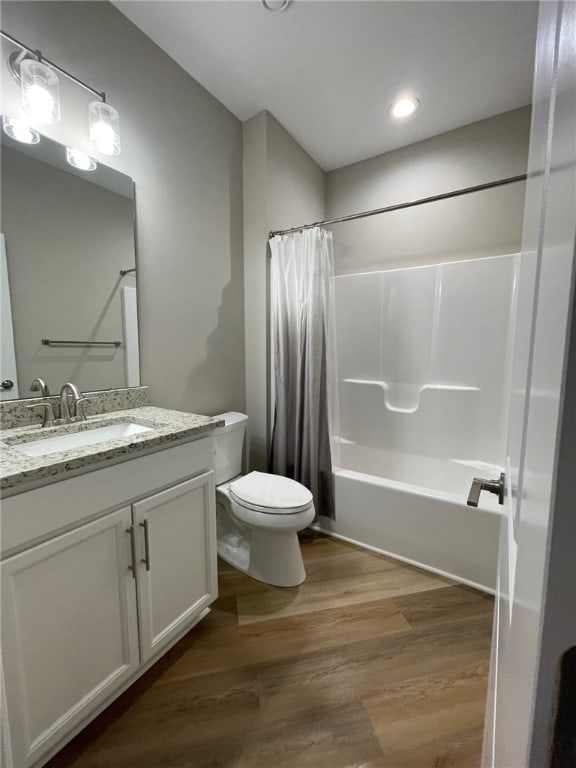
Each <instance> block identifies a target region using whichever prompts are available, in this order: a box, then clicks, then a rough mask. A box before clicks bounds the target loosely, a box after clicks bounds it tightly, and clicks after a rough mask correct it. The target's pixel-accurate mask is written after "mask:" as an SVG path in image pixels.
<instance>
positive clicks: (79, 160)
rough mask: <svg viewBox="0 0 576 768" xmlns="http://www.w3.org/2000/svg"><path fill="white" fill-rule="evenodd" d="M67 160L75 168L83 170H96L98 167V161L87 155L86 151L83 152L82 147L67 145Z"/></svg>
mask: <svg viewBox="0 0 576 768" xmlns="http://www.w3.org/2000/svg"><path fill="white" fill-rule="evenodd" d="M66 160H67V161H68V162H69V163H70V165H73V166H74V168H78V169H79V170H81V171H95V170H96V168H97V167H98V163H97V162H96V160H94V158H93V157H90V155H87V154H86V152H82V150H81V149H73V148H72V147H66Z"/></svg>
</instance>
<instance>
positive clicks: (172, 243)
mask: <svg viewBox="0 0 576 768" xmlns="http://www.w3.org/2000/svg"><path fill="white" fill-rule="evenodd" d="M2 27H3V28H5V29H6V30H7V31H8V32H9V33H10V34H11V35H13V36H14V37H16V38H17V39H21V40H23V41H25V42H27V43H29V44H30V45H33V46H35V47H38V48H40V49H41V50H42V52H43V53H44V55H45V56H47V57H48V58H53V59H54V60H56V61H57V62H58V63H59V64H60V65H61V66H63V67H64V68H66V69H68V70H69V71H73V72H75V73H76V74H78V76H79V77H81V78H82V79H84V80H86V81H87V82H90V83H92V82H94V83H98V86H99V87H102V88H103V89H104V90H105V91H106V94H107V97H108V99H109V101H110V103H111V104H114V106H115V107H116V108H117V109H118V111H119V113H120V115H121V120H122V126H121V129H122V153H121V154H120V155H118V156H117V157H106V158H99V159H103V160H104V162H105V163H106V164H108V165H110V166H112V167H114V168H116V169H117V170H119V171H122V172H123V173H126V174H128V175H129V176H131V177H132V178H134V181H135V185H136V220H137V252H138V253H137V255H138V274H137V281H138V290H139V295H138V298H139V307H138V309H139V315H140V317H139V320H140V334H141V338H140V341H141V345H140V353H141V363H142V381H144V382H146V384H148V385H149V386H150V397H151V400H152V402H154V403H156V404H158V405H164V406H167V407H169V408H176V409H183V410H190V411H195V412H199V413H215V412H218V411H222V410H226V409H227V408H231V407H233V408H236V409H238V410H243V409H244V404H245V383H244V330H243V325H242V323H239V322H238V318H239V317H241V316H242V312H243V268H242V126H241V123H240V121H239V120H238V119H237V118H235V117H234V116H233V115H232V114H231V113H230V112H228V110H226V109H225V108H224V107H223V106H222V105H221V104H220V103H219V102H218V101H217V100H216V99H215V98H214V97H213V96H212V95H210V94H209V93H208V92H207V91H206V90H205V89H204V88H202V87H201V86H200V85H199V84H198V83H197V82H196V81H195V80H193V79H192V78H191V77H190V76H189V75H188V74H186V73H185V72H184V70H182V69H181V68H180V67H179V66H177V65H176V64H175V63H174V61H173V60H172V59H170V57H169V56H168V55H167V54H165V53H164V52H163V51H161V50H160V48H158V47H157V46H156V45H155V44H154V43H153V42H152V41H151V40H150V39H149V38H148V37H147V36H146V35H145V34H144V33H142V32H141V31H140V30H139V29H138V28H136V27H135V26H134V25H133V24H132V23H131V22H130V21H128V19H127V18H126V17H125V16H124V15H123V14H121V13H120V12H119V11H118V10H116V9H115V8H114V7H113V6H112V5H111V4H110V3H107V2H58V1H56V2H50V3H46V2H18V1H16V2H11V3H6V4H4V5H3V6H2ZM2 48H3V51H6V52H8V51H9V50H11V49H9V48H8V46H7V45H6V46H5V45H4V44H3V46H2ZM2 77H3V82H2V85H3V97H4V105H5V111H6V112H7V113H8V114H10V113H11V112H13V111H14V110H15V109H18V108H19V99H20V93H19V89H18V86H17V85H16V83H15V82H14V81H13V80H12V78H11V77H10V75H9V74H8V73H7V70H6V67H2ZM61 92H62V104H63V105H64V106H65V108H66V115H65V116H64V115H63V119H62V122H61V123H60V124H59V125H58V126H45V133H46V135H48V136H50V137H51V138H54V139H55V140H56V141H60V142H61V143H62V144H66V145H71V146H73V147H75V148H77V149H80V150H83V151H85V152H88V153H90V152H91V149H90V145H89V139H88V131H87V130H86V124H87V105H88V102H89V101H90V100H91V98H92V97H91V96H90V95H89V94H86V93H85V92H84V91H83V90H82V89H80V88H78V87H76V86H74V85H72V84H71V83H69V82H68V81H66V79H65V78H62V82H61ZM43 130H44V127H43ZM125 266H126V267H130V266H132V265H131V264H127V265H125ZM167 308H169V309H167ZM21 383H22V384H23V385H26V384H27V383H28V382H26V381H24V382H21Z"/></svg>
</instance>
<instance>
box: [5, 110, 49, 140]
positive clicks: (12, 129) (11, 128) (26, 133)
mask: <svg viewBox="0 0 576 768" xmlns="http://www.w3.org/2000/svg"><path fill="white" fill-rule="evenodd" d="M2 130H3V131H4V133H5V134H6V135H7V136H10V138H11V139H14V140H15V141H20V142H21V143H22V144H38V142H39V141H40V134H39V133H38V131H35V130H34V129H33V128H30V126H29V125H26V123H25V122H24V121H23V120H16V119H15V118H13V117H6V116H5V115H2Z"/></svg>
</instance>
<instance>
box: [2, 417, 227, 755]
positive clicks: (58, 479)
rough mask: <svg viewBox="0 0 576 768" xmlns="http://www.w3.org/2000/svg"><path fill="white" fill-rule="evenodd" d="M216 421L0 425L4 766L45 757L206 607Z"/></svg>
mask: <svg viewBox="0 0 576 768" xmlns="http://www.w3.org/2000/svg"><path fill="white" fill-rule="evenodd" d="M221 423H222V422H219V421H218V420H217V419H211V418H208V417H202V416H194V415H192V414H185V413H179V412H175V411H167V410H164V409H159V408H152V407H149V406H147V407H140V408H133V409H128V410H123V411H116V412H113V413H104V414H101V415H99V416H92V417H90V418H89V419H88V421H87V422H84V423H83V424H82V425H70V426H69V427H68V428H64V427H56V428H51V429H40V428H39V427H38V426H27V427H19V428H15V429H9V430H5V431H4V432H3V434H2V437H1V440H2V442H3V451H2V461H1V463H0V469H1V482H2V487H3V492H4V494H5V498H4V501H3V505H2V539H1V550H2V562H1V565H0V568H1V579H2V667H3V698H5V702H4V703H5V704H6V706H2V711H3V712H4V713H5V714H4V720H3V723H2V725H3V730H4V735H5V738H4V751H5V755H4V761H3V765H6V766H14V767H17V768H28V767H30V766H40V765H43V764H44V763H45V762H46V761H47V760H48V759H49V757H50V756H51V755H53V754H54V753H55V752H56V751H57V750H58V749H59V748H60V747H61V746H63V745H64V744H65V743H66V742H67V741H68V740H69V739H70V738H71V737H72V736H73V735H74V734H75V733H77V732H78V731H79V730H80V729H81V728H82V727H84V726H85V725H86V723H87V722H88V721H89V720H91V719H92V718H93V717H94V716H95V715H96V714H98V713H99V712H100V711H101V710H102V709H104V708H105V707H106V706H107V705H108V704H109V703H110V702H111V701H112V700H113V699H114V698H115V697H117V696H118V695H119V694H120V693H121V692H122V691H123V690H125V689H126V688H127V687H128V686H129V685H130V684H131V683H132V682H133V681H134V680H135V679H136V678H137V677H138V676H140V675H141V674H142V673H143V672H144V671H145V670H146V669H147V668H148V667H150V666H151V665H152V664H153V663H154V662H155V661H156V660H157V659H158V658H159V657H160V656H161V655H162V654H163V653H165V652H166V651H167V649H168V648H170V647H171V646H172V645H173V644H174V643H175V642H176V641H177V640H178V639H179V638H180V637H181V636H182V635H183V634H185V633H186V632H187V631H188V630H190V628H191V627H192V626H194V624H196V623H197V622H198V621H200V620H201V619H202V618H203V617H204V616H205V615H206V613H207V612H208V607H209V605H210V604H211V603H212V602H213V600H215V598H216V597H217V564H216V530H215V527H216V526H215V502H214V471H213V462H214V456H213V438H212V435H211V431H212V430H213V429H214V428H215V427H216V426H218V425H220V424H221ZM130 424H132V425H135V427H139V429H137V430H135V433H132V432H133V431H134V430H133V429H130V428H128V427H127V426H126V425H130ZM119 425H123V426H119ZM96 430H100V432H99V434H100V435H102V439H101V440H100V441H99V442H94V439H95V438H94V434H96ZM101 430H103V431H101ZM106 430H108V431H106ZM123 430H124V431H126V432H128V433H130V434H125V435H124V436H122V435H120V433H121V432H122V431H123ZM91 432H92V433H94V434H93V435H90V433H91ZM71 435H73V436H74V438H73V439H74V440H76V441H78V443H79V444H77V445H72V446H70V445H67V446H66V447H65V448H64V449H63V448H62V447H61V446H60V450H56V452H52V453H46V452H45V450H54V445H56V447H57V449H58V447H59V443H58V440H61V439H62V438H63V437H66V436H71ZM119 435H120V436H119ZM40 438H41V439H40ZM91 439H92V442H90V440H91ZM47 440H50V441H52V442H51V443H50V444H48V443H47V447H46V449H44V448H43V447H42V444H41V443H42V441H47ZM54 441H56V442H55V443H54ZM69 442H70V441H69V440H68V443H69ZM62 445H66V443H62ZM24 451H28V453H30V452H32V453H34V452H35V455H27V454H26V453H24ZM43 451H44V453H43ZM6 735H7V736H8V738H6Z"/></svg>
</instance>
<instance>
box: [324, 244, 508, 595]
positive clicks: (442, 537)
mask: <svg viewBox="0 0 576 768" xmlns="http://www.w3.org/2000/svg"><path fill="white" fill-rule="evenodd" d="M518 266H519V258H518V256H517V255H510V256H496V257H490V258H485V259H468V260H466V261H460V262H447V263H443V264H438V265H435V266H426V267H412V268H408V269H397V270H384V271H378V272H367V273H362V274H352V275H341V276H339V277H336V278H335V279H334V283H335V302H334V303H335V321H336V350H337V373H336V376H337V389H338V400H337V402H338V408H337V413H336V414H335V416H334V417H333V418H332V424H333V425H337V428H336V429H334V428H333V432H332V456H333V464H334V467H335V470H334V471H335V494H336V515H335V519H334V520H327V519H326V518H320V519H319V521H318V525H319V527H320V529H321V530H324V531H325V532H330V533H333V534H335V535H338V536H342V537H344V538H345V539H348V540H351V541H354V542H356V543H359V544H363V545H366V546H371V547H373V548H375V549H377V550H378V551H381V552H385V553H386V554H389V555H393V556H395V557H398V558H399V559H402V560H405V561H407V562H409V563H412V564H416V565H420V566H421V567H425V568H429V569H431V570H433V571H436V572H439V573H442V574H444V575H449V576H451V577H453V578H455V579H457V580H459V581H462V582H463V583H466V584H470V585H472V586H476V587H479V588H480V589H485V590H488V591H491V590H493V589H494V588H495V585H496V564H497V553H498V533H499V522H500V508H499V507H498V504H497V503H496V500H495V499H492V498H490V499H487V498H483V499H482V503H481V506H480V507H479V508H478V509H476V510H474V511H472V510H471V509H470V508H468V507H467V506H466V498H467V496H468V492H469V489H470V485H471V483H472V480H473V478H474V477H475V476H483V477H485V476H490V477H492V476H494V477H498V475H499V473H500V471H501V467H503V466H504V465H505V449H506V435H507V415H508V408H507V404H508V399H509V394H508V393H509V391H510V368H511V356H512V352H511V350H512V334H513V309H514V306H515V286H516V280H517V273H518ZM359 307H361V308H362V311H359Z"/></svg>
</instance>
